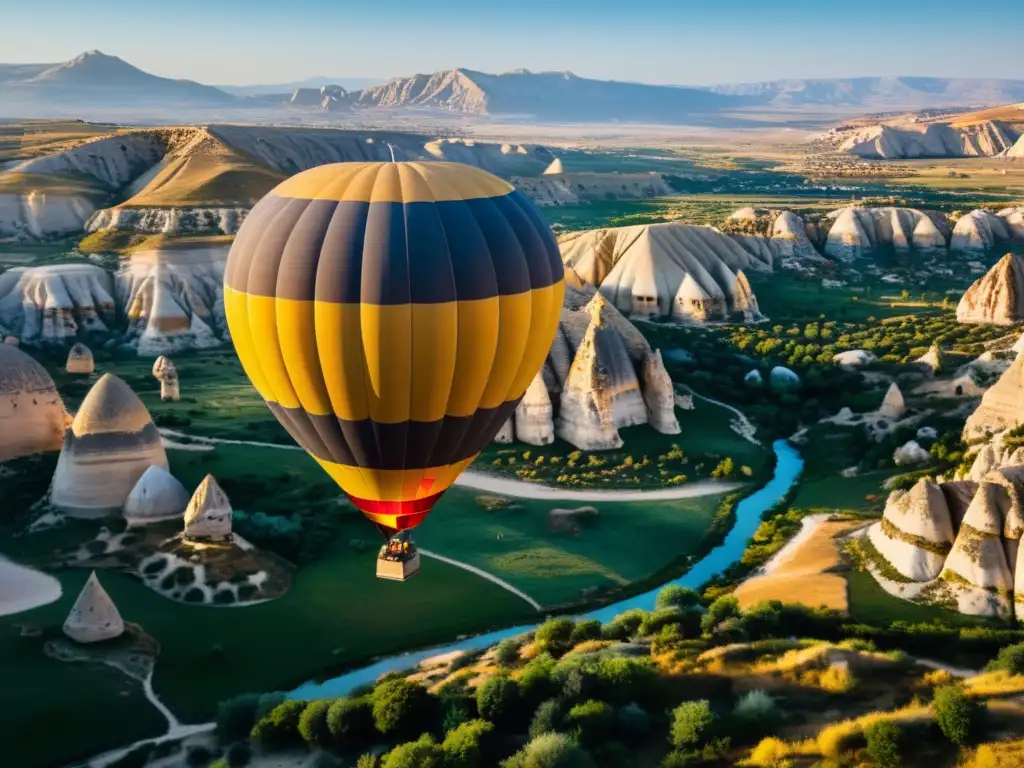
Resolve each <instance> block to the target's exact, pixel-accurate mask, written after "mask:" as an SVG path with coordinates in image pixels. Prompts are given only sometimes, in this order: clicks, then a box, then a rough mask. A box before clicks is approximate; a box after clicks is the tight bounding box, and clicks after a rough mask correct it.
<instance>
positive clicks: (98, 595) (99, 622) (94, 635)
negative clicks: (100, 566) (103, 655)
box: [64, 571, 124, 643]
mask: <svg viewBox="0 0 1024 768" xmlns="http://www.w3.org/2000/svg"><path fill="white" fill-rule="evenodd" d="M64 634H65V635H67V636H68V637H70V638H71V639H72V640H74V641H75V642H76V643H99V642H102V641H104V640H113V639H114V638H115V637H120V636H121V635H122V634H124V620H123V619H122V618H121V614H120V612H119V611H118V610H117V606H116V605H114V601H113V600H111V599H110V595H108V594H107V590H105V589H104V588H103V585H102V584H100V580H99V579H98V578H96V571H93V572H92V573H90V574H89V578H88V580H87V581H86V582H85V586H84V587H82V591H81V592H80V593H79V595H78V599H77V600H75V604H74V605H73V606H72V607H71V613H69V614H68V617H67V619H66V620H65V621H64Z"/></svg>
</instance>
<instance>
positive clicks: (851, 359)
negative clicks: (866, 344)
mask: <svg viewBox="0 0 1024 768" xmlns="http://www.w3.org/2000/svg"><path fill="white" fill-rule="evenodd" d="M877 359H878V358H877V357H876V356H875V353H874V352H869V351H868V350H866V349H848V350H846V351H845V352H840V353H839V354H837V355H834V356H833V357H832V362H833V363H835V364H836V365H841V366H842V367H843V368H860V367H861V366H863V365H870V364H871V363H873V362H875V361H876V360H877Z"/></svg>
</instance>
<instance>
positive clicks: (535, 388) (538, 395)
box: [515, 373, 555, 445]
mask: <svg viewBox="0 0 1024 768" xmlns="http://www.w3.org/2000/svg"><path fill="white" fill-rule="evenodd" d="M515 429H516V437H517V438H519V440H521V441H522V442H524V443H529V444H530V445H549V444H550V443H553V442H554V441H555V426H554V421H553V420H552V407H551V396H550V395H549V394H548V389H547V387H546V386H545V384H544V377H543V376H542V375H541V374H540V373H538V374H537V375H536V376H534V377H533V381H531V382H530V386H529V387H527V388H526V394H525V395H523V399H522V400H520V401H519V405H517V406H516V413H515Z"/></svg>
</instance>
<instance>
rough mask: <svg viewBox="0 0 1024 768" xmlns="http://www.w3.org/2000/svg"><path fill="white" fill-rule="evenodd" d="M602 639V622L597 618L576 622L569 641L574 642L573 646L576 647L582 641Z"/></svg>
mask: <svg viewBox="0 0 1024 768" xmlns="http://www.w3.org/2000/svg"><path fill="white" fill-rule="evenodd" d="M600 639H601V622H600V621H598V620H597V619H587V620H585V621H578V622H576V626H575V627H573V630H572V634H571V635H570V636H569V642H570V643H572V645H573V647H576V646H577V645H579V644H580V643H586V642H588V641H590V640H600Z"/></svg>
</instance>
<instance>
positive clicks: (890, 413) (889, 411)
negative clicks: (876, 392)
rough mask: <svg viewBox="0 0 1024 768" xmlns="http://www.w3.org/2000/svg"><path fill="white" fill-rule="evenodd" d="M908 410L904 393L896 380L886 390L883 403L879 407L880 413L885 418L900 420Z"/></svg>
mask: <svg viewBox="0 0 1024 768" xmlns="http://www.w3.org/2000/svg"><path fill="white" fill-rule="evenodd" d="M906 412H907V406H906V404H905V403H904V402H903V393H902V392H900V388H899V385H898V384H896V382H895V381H894V382H893V383H892V384H890V385H889V389H888V390H887V391H886V393H885V397H884V398H883V399H882V405H881V407H880V408H879V409H878V415H879V416H881V417H882V418H885V419H892V420H893V421H899V420H900V419H902V418H903V415H904V414H905V413H906Z"/></svg>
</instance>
